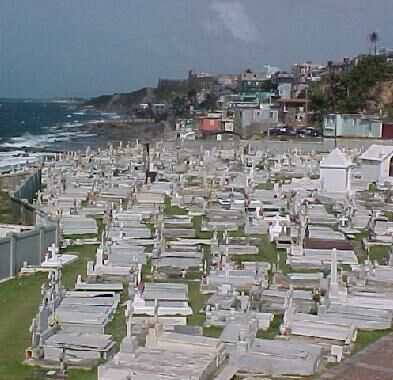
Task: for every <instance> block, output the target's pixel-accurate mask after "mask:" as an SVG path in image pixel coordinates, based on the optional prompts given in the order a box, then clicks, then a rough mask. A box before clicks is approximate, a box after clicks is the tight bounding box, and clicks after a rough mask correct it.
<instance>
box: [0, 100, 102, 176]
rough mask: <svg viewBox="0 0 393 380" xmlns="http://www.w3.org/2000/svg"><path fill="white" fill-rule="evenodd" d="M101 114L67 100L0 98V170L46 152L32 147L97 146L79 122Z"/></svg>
mask: <svg viewBox="0 0 393 380" xmlns="http://www.w3.org/2000/svg"><path fill="white" fill-rule="evenodd" d="M104 117H105V115H102V114H101V113H98V112H92V111H80V110H79V109H78V108H77V106H76V105H74V104H69V103H54V102H50V101H38V100H26V99H22V100H19V99H18V100H13V99H0V171H6V170H10V169H12V168H14V167H18V166H20V165H25V164H31V163H34V162H37V161H38V160H39V159H40V158H41V157H42V156H43V155H44V154H46V153H42V152H34V148H45V150H47V151H50V150H51V149H53V150H57V149H67V148H70V147H72V148H73V149H84V147H85V146H87V145H97V139H95V135H92V134H91V133H88V132H87V131H86V130H84V129H83V125H84V124H86V123H87V122H91V121H93V122H94V120H99V119H102V118H104Z"/></svg>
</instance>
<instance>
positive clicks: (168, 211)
mask: <svg viewBox="0 0 393 380" xmlns="http://www.w3.org/2000/svg"><path fill="white" fill-rule="evenodd" d="M164 214H165V215H187V214H188V211H187V210H186V209H184V208H181V207H178V206H172V205H171V198H170V197H168V196H166V197H165V204H164Z"/></svg>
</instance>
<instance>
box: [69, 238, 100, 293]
mask: <svg viewBox="0 0 393 380" xmlns="http://www.w3.org/2000/svg"><path fill="white" fill-rule="evenodd" d="M96 251H97V245H95V244H94V245H81V246H77V245H70V246H68V247H67V248H66V249H65V250H64V252H69V253H72V254H76V255H78V260H76V261H74V262H73V263H71V264H68V265H66V266H65V267H64V269H63V284H64V286H65V287H66V288H67V289H70V288H73V287H74V284H75V281H76V278H77V277H78V274H81V275H82V276H83V275H84V274H86V267H87V262H88V261H91V260H93V259H94V257H95V254H96Z"/></svg>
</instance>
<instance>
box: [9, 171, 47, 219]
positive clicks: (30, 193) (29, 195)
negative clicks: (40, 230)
mask: <svg viewBox="0 0 393 380" xmlns="http://www.w3.org/2000/svg"><path fill="white" fill-rule="evenodd" d="M40 189H41V169H36V170H34V172H32V173H31V174H30V175H29V176H27V177H26V178H24V179H22V181H21V182H20V184H19V186H18V187H16V189H15V190H13V191H10V197H11V201H12V210H13V212H14V213H15V214H16V215H17V216H18V219H19V222H20V223H21V224H23V225H34V224H35V209H34V207H33V206H32V203H33V199H34V197H35V195H36V194H37V191H38V190H40Z"/></svg>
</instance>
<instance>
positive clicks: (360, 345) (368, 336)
mask: <svg viewBox="0 0 393 380" xmlns="http://www.w3.org/2000/svg"><path fill="white" fill-rule="evenodd" d="M392 331H393V329H386V330H379V331H362V330H358V335H357V338H356V342H355V348H354V349H353V351H352V354H356V353H357V352H359V351H362V350H364V349H365V348H366V347H367V346H369V345H370V344H371V343H374V342H375V341H377V340H378V339H379V338H382V337H383V336H385V335H387V334H389V333H391V332H392Z"/></svg>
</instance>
